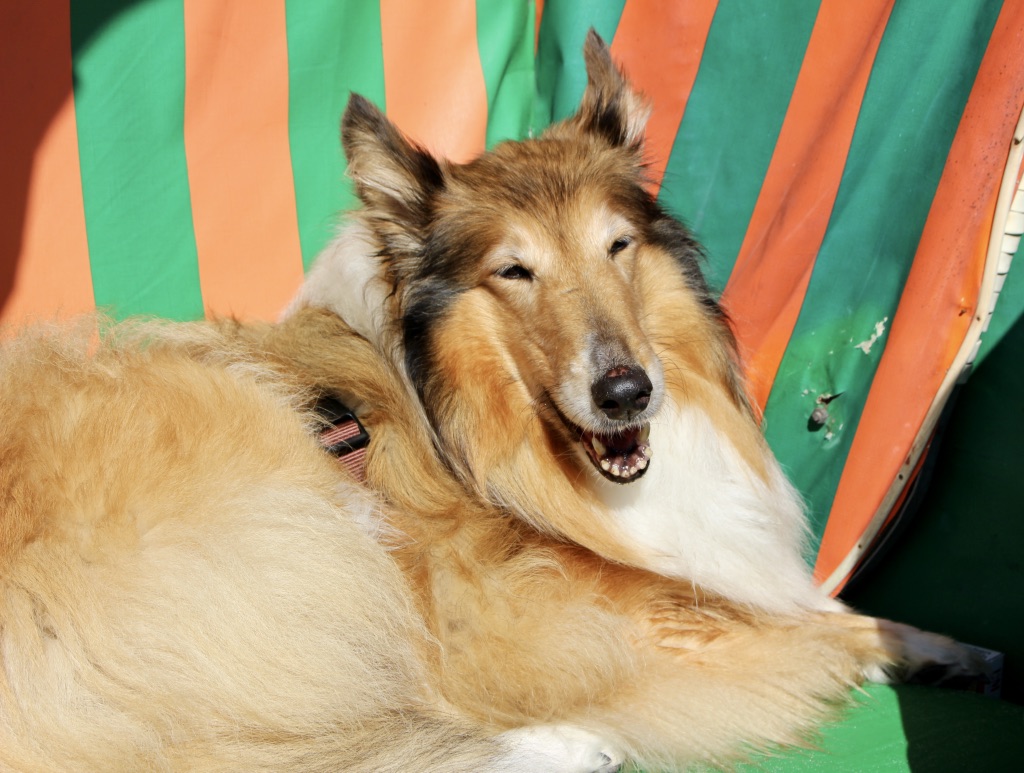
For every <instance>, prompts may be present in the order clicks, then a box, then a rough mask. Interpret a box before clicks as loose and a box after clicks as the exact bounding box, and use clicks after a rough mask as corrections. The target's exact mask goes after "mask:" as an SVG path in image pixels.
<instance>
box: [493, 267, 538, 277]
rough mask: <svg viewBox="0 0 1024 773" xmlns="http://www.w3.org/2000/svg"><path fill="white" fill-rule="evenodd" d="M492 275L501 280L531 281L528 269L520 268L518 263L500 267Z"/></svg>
mask: <svg viewBox="0 0 1024 773" xmlns="http://www.w3.org/2000/svg"><path fill="white" fill-rule="evenodd" d="M494 273H495V274H496V275H497V276H500V277H501V278H502V279H533V274H531V273H530V269H528V268H525V267H523V266H520V265H519V264H518V263H512V264H509V265H507V266H502V267H501V268H499V269H498V270H497V271H495V272H494Z"/></svg>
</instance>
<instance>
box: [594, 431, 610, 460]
mask: <svg viewBox="0 0 1024 773" xmlns="http://www.w3.org/2000/svg"><path fill="white" fill-rule="evenodd" d="M590 445H592V446H593V447H594V450H595V451H596V452H597V455H598V456H604V455H605V454H606V453H608V449H607V448H605V446H604V443H602V442H601V441H600V440H598V439H597V436H596V435H595V436H594V437H592V438H590Z"/></svg>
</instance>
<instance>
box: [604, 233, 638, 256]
mask: <svg viewBox="0 0 1024 773" xmlns="http://www.w3.org/2000/svg"><path fill="white" fill-rule="evenodd" d="M632 243H633V240H632V239H631V238H630V237H628V236H620V237H619V238H618V239H616V240H615V241H613V242H612V244H611V246H610V247H609V248H608V255H609V256H612V257H614V256H615V255H618V254H619V253H620V252H622V251H623V250H624V249H626V247H628V246H629V245H630V244H632Z"/></svg>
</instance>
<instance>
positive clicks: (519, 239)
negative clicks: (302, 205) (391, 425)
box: [342, 33, 746, 498]
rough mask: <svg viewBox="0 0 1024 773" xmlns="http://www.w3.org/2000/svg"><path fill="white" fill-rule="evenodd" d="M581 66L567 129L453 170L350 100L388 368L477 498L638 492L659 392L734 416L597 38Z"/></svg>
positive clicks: (718, 331)
mask: <svg viewBox="0 0 1024 773" xmlns="http://www.w3.org/2000/svg"><path fill="white" fill-rule="evenodd" d="M585 57H586V63H587V73H588V85H587V88H586V91H585V94H584V96H583V100H582V103H581V105H580V108H579V110H578V111H577V113H576V114H575V115H574V116H572V117H571V118H569V119H567V120H566V121H563V122H561V123H558V124H556V125H554V126H552V127H551V128H549V129H548V130H547V131H545V132H544V133H543V134H542V135H541V136H540V137H538V138H535V139H530V140H526V141H522V142H507V143H503V144H501V145H498V146H497V147H496V148H494V150H492V151H491V152H489V153H486V154H485V155H483V156H481V157H480V158H478V159H476V160H475V161H472V162H470V163H468V164H464V165H455V164H451V163H448V162H446V161H443V160H438V159H436V158H434V157H433V156H431V155H430V154H429V153H428V152H426V151H425V150H423V149H422V148H419V147H417V146H415V145H414V144H412V143H410V142H409V141H407V140H406V139H405V138H404V137H403V136H402V135H401V134H400V132H399V131H398V130H397V129H396V128H395V126H394V125H392V124H391V123H390V122H389V121H388V120H387V118H385V117H384V115H383V114H381V112H380V111H379V110H377V108H375V107H374V106H373V105H372V104H370V103H369V102H368V101H366V100H365V99H362V98H361V97H358V96H353V97H352V99H351V101H350V103H349V107H348V109H347V111H346V113H345V116H344V119H343V122H342V136H343V142H344V146H345V151H346V154H347V156H348V163H349V174H350V175H351V177H352V179H353V180H354V181H355V184H356V189H357V191H358V193H359V196H360V198H361V199H362V201H363V203H364V208H363V210H362V211H361V213H360V214H359V215H358V217H359V218H360V219H361V222H362V223H363V226H364V227H365V229H366V230H368V231H369V232H370V233H371V234H372V240H373V241H374V242H375V244H376V245H377V248H378V249H379V252H378V255H377V263H376V266H377V268H376V270H377V271H378V272H379V273H378V277H377V278H378V279H379V280H380V281H382V282H383V283H384V284H385V285H386V287H387V292H388V293H389V295H388V298H387V300H386V303H387V304H388V309H389V311H388V314H387V316H388V318H389V319H391V320H392V321H393V322H394V325H395V329H394V330H393V333H394V340H395V342H396V346H397V348H398V349H400V351H401V358H402V360H403V363H404V367H405V370H406V372H407V374H408V376H409V379H410V380H411V382H412V384H413V385H414V386H415V388H416V390H417V391H418V393H419V395H420V397H421V399H422V400H423V403H424V406H425V407H426V409H427V413H428V415H429V416H430V417H431V420H432V422H433V424H434V426H435V429H436V430H437V432H438V435H439V437H440V440H441V444H442V446H443V448H444V450H445V452H446V453H447V454H449V456H450V457H451V459H452V461H453V463H454V466H455V467H456V468H457V469H459V470H460V471H461V472H463V473H464V474H466V475H467V477H469V478H471V479H473V480H474V481H476V482H477V483H478V484H481V485H482V486H483V487H484V488H485V489H487V490H490V491H493V489H494V487H495V486H496V485H497V487H498V488H502V485H498V484H496V482H495V481H496V480H497V479H498V478H504V479H505V480H506V485H504V488H505V489H508V488H509V486H513V487H514V484H513V483H512V479H513V478H515V477H516V476H522V475H529V474H533V475H537V476H544V475H546V474H548V473H549V472H550V471H551V470H552V469H554V470H556V471H557V472H559V473H560V474H562V475H563V477H565V478H567V479H569V480H572V481H574V484H573V485H583V484H584V483H585V481H586V480H587V478H588V476H590V475H597V476H599V477H603V478H605V479H607V480H611V481H614V482H616V483H623V484H626V483H631V482H633V481H636V480H638V479H639V478H641V477H642V476H643V475H644V473H645V471H646V469H647V468H648V466H649V464H651V463H652V461H651V456H652V451H653V450H654V449H655V448H656V443H657V439H656V437H652V436H651V432H650V430H651V420H652V418H654V417H656V416H657V415H658V411H659V408H660V406H661V405H662V404H663V402H664V400H665V397H666V394H667V393H669V392H671V391H673V390H675V391H677V392H681V393H682V394H683V395H684V396H685V397H686V399H700V396H701V395H702V394H705V393H710V392H714V391H716V390H717V392H718V393H721V394H725V395H726V401H727V402H730V403H731V404H732V405H733V408H734V409H735V410H739V411H740V412H741V413H742V412H745V411H746V408H745V402H744V398H743V395H742V391H741V390H740V389H739V387H738V379H737V376H736V370H735V367H734V364H733V363H734V347H733V343H732V337H731V335H730V333H729V330H728V326H727V324H726V322H725V320H724V316H723V315H722V313H721V311H720V310H719V308H718V306H717V304H716V303H715V302H714V301H713V300H712V298H711V296H710V295H709V293H708V289H707V287H706V285H705V283H704V280H703V277H702V275H701V272H700V269H699V266H698V259H699V249H698V247H697V245H696V244H695V242H694V241H693V240H692V238H691V237H690V235H689V233H688V232H687V231H686V229H685V228H684V227H683V226H682V225H681V224H680V223H679V222H678V221H676V220H674V219H673V218H671V217H669V216H668V215H667V214H666V213H665V212H664V211H663V210H662V209H661V208H660V207H659V206H658V204H657V203H656V202H655V200H654V199H653V197H652V196H651V195H650V193H649V191H648V188H647V186H646V181H645V177H644V164H643V146H642V141H643V133H644V128H645V124H646V120H647V115H648V108H647V105H646V103H645V102H644V100H643V99H642V98H641V97H640V95H638V94H637V93H636V92H635V91H633V90H632V89H631V88H630V86H629V85H628V83H627V82H626V80H625V79H624V77H623V75H622V73H621V72H620V71H619V70H618V68H617V67H616V66H615V65H614V63H613V62H612V59H611V56H610V54H609V51H608V48H607V46H606V45H605V44H604V42H603V41H601V39H600V38H599V37H598V36H597V35H596V34H594V33H591V34H590V36H589V37H588V39H587V43H586V47H585ZM667 363H671V367H669V368H667V366H666V364H667ZM655 434H656V433H655ZM523 446H526V447H528V448H530V449H531V451H530V452H529V453H527V452H525V451H523V450H522V447H523ZM515 460H519V462H516V461H515ZM517 464H518V467H517V466H516V465H517ZM530 465H536V466H537V468H536V469H534V470H533V471H532V473H531V471H530V470H528V469H524V467H526V466H530ZM588 470H589V471H590V472H587V471H588ZM500 498H508V497H507V496H506V495H504V494H502V495H500Z"/></svg>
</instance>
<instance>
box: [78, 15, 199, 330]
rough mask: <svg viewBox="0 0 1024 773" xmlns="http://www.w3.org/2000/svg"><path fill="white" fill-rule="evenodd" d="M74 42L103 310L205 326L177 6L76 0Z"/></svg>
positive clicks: (81, 143) (95, 274) (89, 222)
mask: <svg viewBox="0 0 1024 773" xmlns="http://www.w3.org/2000/svg"><path fill="white" fill-rule="evenodd" d="M71 42H72V48H73V58H74V77H75V119H76V122H77V124H78V152H79V157H80V159H81V173H82V194H83V197H84V203H85V217H86V233H87V237H88V242H89V257H90V262H91V265H92V282H93V291H94V294H95V299H96V305H97V306H98V307H100V308H102V309H105V310H107V311H109V312H110V313H111V314H113V315H114V316H115V317H119V318H120V317H125V316H128V315H131V314H152V315H158V316H161V317H168V318H173V319H197V318H200V317H202V316H203V300H202V295H201V293H200V289H199V268H198V262H197V257H196V243H195V232H194V230H193V227H192V204H191V198H190V195H189V188H188V168H187V166H186V161H185V144H184V121H185V27H184V10H183V6H182V2H181V0H151V2H147V3H134V2H130V1H128V0H105V1H104V0H98V1H96V2H89V3H85V2H74V3H72V4H71Z"/></svg>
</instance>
